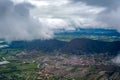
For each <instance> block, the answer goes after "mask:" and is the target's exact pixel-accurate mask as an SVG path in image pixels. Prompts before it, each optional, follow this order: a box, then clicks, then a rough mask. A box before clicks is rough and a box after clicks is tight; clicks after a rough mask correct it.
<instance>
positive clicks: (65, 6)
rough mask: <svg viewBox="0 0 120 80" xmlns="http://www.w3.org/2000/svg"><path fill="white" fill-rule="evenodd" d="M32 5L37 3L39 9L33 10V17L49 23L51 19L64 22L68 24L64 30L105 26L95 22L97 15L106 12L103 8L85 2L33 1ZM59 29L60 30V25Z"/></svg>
mask: <svg viewBox="0 0 120 80" xmlns="http://www.w3.org/2000/svg"><path fill="white" fill-rule="evenodd" d="M31 3H32V4H33V5H35V4H36V3H37V5H36V6H37V8H35V9H33V11H32V13H31V14H32V15H35V17H36V18H38V17H39V18H44V20H45V19H46V20H47V19H49V21H50V19H51V20H53V19H59V20H62V22H63V24H64V23H67V26H66V25H64V28H68V27H73V28H76V27H97V26H98V25H99V26H100V25H101V26H103V25H102V24H101V23H100V22H99V21H97V22H96V20H95V19H96V17H97V14H99V13H100V12H101V11H104V8H102V7H94V6H90V5H86V4H85V3H83V2H79V3H75V4H74V3H72V2H71V1H70V0H62V1H61V0H57V1H56V0H38V1H31ZM42 3H43V4H42ZM56 22H57V21H56ZM56 22H55V23H56ZM48 23H49V22H48ZM55 23H54V24H55ZM49 25H51V24H49ZM57 27H58V28H60V25H58V26H57ZM62 27H63V25H62Z"/></svg>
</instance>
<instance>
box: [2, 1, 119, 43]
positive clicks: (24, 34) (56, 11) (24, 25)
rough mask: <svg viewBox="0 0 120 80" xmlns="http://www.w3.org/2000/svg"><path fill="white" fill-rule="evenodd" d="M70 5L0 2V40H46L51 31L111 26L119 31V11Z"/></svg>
mask: <svg viewBox="0 0 120 80" xmlns="http://www.w3.org/2000/svg"><path fill="white" fill-rule="evenodd" d="M73 1H74V0H0V37H2V38H5V39H6V40H7V41H12V40H33V39H49V38H52V37H53V36H54V30H55V29H66V30H71V29H75V28H78V27H84V28H86V27H91V28H94V27H100V28H111V27H112V26H114V28H115V29H118V30H120V27H119V20H120V17H119V13H120V10H119V7H118V9H116V10H110V11H109V12H108V11H107V10H108V7H106V6H105V4H104V6H102V5H103V4H101V3H100V4H99V3H98V4H99V6H96V5H93V4H94V2H92V3H88V2H84V1H83V0H80V1H78V0H76V1H78V2H77V3H74V2H73ZM82 1H83V2H82ZM86 1H87V0H86ZM102 2H103V1H102ZM95 3H97V2H96V1H95ZM107 3H108V2H107ZM111 5H112V3H111ZM109 6H110V5H109ZM111 7H113V6H111ZM113 20H114V21H113Z"/></svg>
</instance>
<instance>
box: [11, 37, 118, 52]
mask: <svg viewBox="0 0 120 80" xmlns="http://www.w3.org/2000/svg"><path fill="white" fill-rule="evenodd" d="M9 46H10V47H9V48H16V49H27V50H33V49H36V50H41V51H44V52H53V51H55V50H56V51H60V52H62V53H73V54H83V53H88V54H89V53H111V54H117V53H118V52H119V51H120V41H114V42H104V41H98V40H91V39H79V38H76V39H73V40H71V41H70V42H65V41H59V40H55V39H52V40H34V41H29V42H27V41H14V42H12V43H11V44H10V45H9Z"/></svg>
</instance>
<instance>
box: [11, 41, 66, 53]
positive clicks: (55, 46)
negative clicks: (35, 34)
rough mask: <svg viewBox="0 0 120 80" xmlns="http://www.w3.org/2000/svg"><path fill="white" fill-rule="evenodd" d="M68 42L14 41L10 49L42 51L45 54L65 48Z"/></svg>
mask: <svg viewBox="0 0 120 80" xmlns="http://www.w3.org/2000/svg"><path fill="white" fill-rule="evenodd" d="M66 43H67V42H63V41H59V40H55V39H52V40H34V41H13V42H12V43H11V44H10V45H9V46H10V47H9V48H17V49H27V50H33V49H36V50H41V51H45V52H52V51H54V50H59V49H60V48H62V47H63V46H65V44H66Z"/></svg>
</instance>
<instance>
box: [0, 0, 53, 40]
mask: <svg viewBox="0 0 120 80" xmlns="http://www.w3.org/2000/svg"><path fill="white" fill-rule="evenodd" d="M33 8H34V6H33V5H31V4H30V3H17V4H14V2H12V1H10V0H0V37H1V38H5V40H6V41H12V40H33V39H49V38H52V37H53V32H52V31H51V30H50V29H49V28H48V27H47V26H46V25H45V24H42V23H40V22H39V21H38V20H36V19H34V18H33V16H31V15H30V10H31V9H33Z"/></svg>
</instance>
